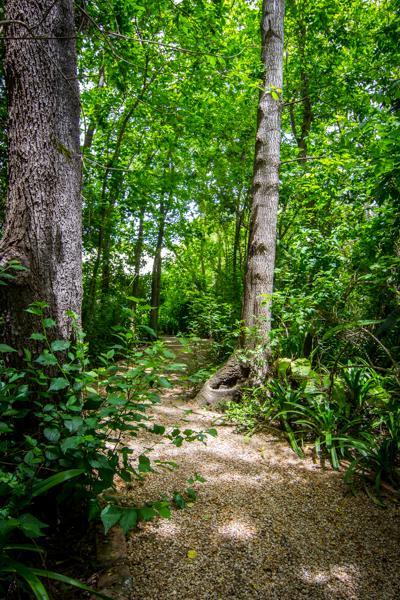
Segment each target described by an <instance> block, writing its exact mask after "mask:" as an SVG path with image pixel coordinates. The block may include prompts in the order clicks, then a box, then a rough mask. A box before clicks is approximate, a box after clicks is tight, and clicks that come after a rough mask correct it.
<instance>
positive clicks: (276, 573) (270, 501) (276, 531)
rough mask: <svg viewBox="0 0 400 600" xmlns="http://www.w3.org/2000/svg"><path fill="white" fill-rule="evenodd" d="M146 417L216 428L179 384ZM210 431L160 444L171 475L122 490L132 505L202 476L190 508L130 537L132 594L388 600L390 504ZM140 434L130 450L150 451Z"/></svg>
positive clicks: (221, 430) (278, 448)
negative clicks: (201, 439) (202, 438)
mask: <svg viewBox="0 0 400 600" xmlns="http://www.w3.org/2000/svg"><path fill="white" fill-rule="evenodd" d="M169 344H173V340H169ZM179 358H180V359H181V357H179ZM154 416H155V418H156V421H157V422H159V423H162V424H164V425H166V426H177V427H180V428H181V429H185V428H190V429H198V430H205V429H207V428H209V427H215V424H216V422H218V421H219V422H220V421H221V415H220V414H218V413H215V412H211V411H209V410H205V409H203V408H199V407H198V406H196V405H195V404H194V403H193V402H191V401H188V400H187V398H186V397H185V391H184V388H183V387H182V385H181V384H180V382H179V381H176V383H175V386H174V387H173V388H172V389H171V390H168V391H167V392H166V393H165V394H164V396H163V399H162V402H161V404H160V405H159V406H157V407H156V408H155V409H154ZM217 429H218V437H216V438H210V439H209V441H208V443H207V445H203V444H201V443H191V444H186V445H185V446H183V447H182V448H176V447H175V446H173V445H172V444H168V443H167V442H166V441H164V442H163V443H160V444H158V445H157V446H156V447H155V449H154V450H153V452H152V458H153V459H156V458H157V459H163V460H170V461H176V462H177V463H179V465H180V466H179V469H177V470H175V471H174V472H173V473H170V472H167V473H165V474H162V473H161V474H150V475H148V476H147V477H146V480H145V482H144V484H143V485H142V486H141V487H140V488H139V490H138V488H137V486H135V488H134V489H132V490H129V489H126V488H125V489H122V490H120V493H121V495H123V496H125V498H124V500H126V501H129V500H131V501H132V502H136V503H142V502H145V501H148V500H149V501H150V500H154V499H155V498H157V497H160V496H161V495H163V494H165V495H168V496H171V495H172V494H173V493H174V491H181V490H183V489H184V488H185V487H187V485H188V484H187V479H188V478H189V477H190V476H191V475H193V474H194V473H195V472H198V473H200V474H201V475H202V476H203V477H204V478H205V479H206V481H205V482H204V483H201V484H198V485H197V486H196V487H197V491H198V498H197V500H196V501H195V502H194V503H193V504H192V505H191V506H189V507H187V508H185V509H183V510H174V511H173V513H172V517H171V518H170V519H159V520H156V521H152V522H148V523H141V524H140V527H139V530H138V531H136V532H135V533H132V534H131V535H130V537H129V540H128V554H129V567H130V571H131V575H132V579H133V585H134V597H135V598H138V599H139V598H140V599H143V600H170V599H173V598H181V599H185V600H203V599H204V600H206V599H215V600H217V599H221V600H225V599H226V600H227V599H231V598H235V599H243V600H244V599H253V598H260V599H269V598H277V599H279V600H286V599H287V600H293V599H297V598H308V599H309V598H312V599H314V598H315V599H320V598H321V599H324V598H327V599H328V598H346V599H354V600H355V599H357V600H358V599H359V600H361V599H362V600H376V599H378V598H379V599H385V600H389V599H393V600H394V599H395V598H398V594H399V589H400V556H399V553H398V546H397V543H398V540H399V539H400V536H399V534H400V523H399V518H398V517H399V509H398V507H396V506H395V505H392V506H389V507H388V508H387V509H381V508H379V507H377V506H375V505H374V504H373V503H372V502H371V501H370V500H369V499H368V498H367V497H366V496H365V495H364V494H360V495H358V496H357V497H353V496H351V495H349V494H348V493H347V492H346V488H345V486H344V484H343V481H342V475H341V474H340V473H336V472H334V471H332V469H331V468H330V467H328V466H327V467H326V468H323V466H321V465H320V464H315V463H313V461H312V459H311V458H309V459H306V460H301V459H299V458H298V457H297V456H296V455H295V454H294V453H293V452H292V450H291V449H290V448H289V446H288V445H287V443H286V442H285V441H284V440H280V439H278V438H277V437H274V436H273V435H267V434H257V435H254V436H253V437H251V438H246V437H245V436H244V435H241V434H237V433H235V431H234V428H233V427H232V426H226V425H220V426H218V425H217ZM148 435H149V434H146V436H144V437H143V438H141V439H138V440H136V441H135V444H137V448H142V449H143V447H146V446H147V445H148V446H150V445H151V446H152V445H153V444H154V436H152V437H147V436H148ZM193 551H194V552H193ZM188 553H189V554H188ZM131 597H132V596H131Z"/></svg>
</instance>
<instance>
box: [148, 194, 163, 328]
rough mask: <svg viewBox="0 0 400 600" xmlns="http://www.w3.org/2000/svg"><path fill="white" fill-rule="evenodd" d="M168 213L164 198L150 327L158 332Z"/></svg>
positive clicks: (154, 270)
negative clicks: (162, 265)
mask: <svg viewBox="0 0 400 600" xmlns="http://www.w3.org/2000/svg"><path fill="white" fill-rule="evenodd" d="M166 215H167V207H166V206H165V203H164V200H162V201H161V202H160V220H159V223H158V234H157V244H156V249H155V252H154V262H153V271H152V274H151V301H150V304H151V310H150V327H151V328H152V329H154V331H155V332H156V333H157V330H158V311H159V307H160V292H161V251H162V247H163V242H164V230H165V217H166Z"/></svg>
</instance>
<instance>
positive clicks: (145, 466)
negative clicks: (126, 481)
mask: <svg viewBox="0 0 400 600" xmlns="http://www.w3.org/2000/svg"><path fill="white" fill-rule="evenodd" d="M151 471H153V469H152V468H151V463H150V459H149V457H148V456H146V455H145V454H141V455H140V456H139V472H140V473H150V472H151Z"/></svg>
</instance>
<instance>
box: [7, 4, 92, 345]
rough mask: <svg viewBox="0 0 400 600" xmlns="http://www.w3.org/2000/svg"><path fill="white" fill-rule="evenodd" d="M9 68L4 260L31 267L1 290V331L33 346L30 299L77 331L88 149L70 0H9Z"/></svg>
mask: <svg viewBox="0 0 400 600" xmlns="http://www.w3.org/2000/svg"><path fill="white" fill-rule="evenodd" d="M5 26H6V42H5V46H6V49H5V51H6V52H5V74H6V84H7V94H8V115H9V122H8V142H9V151H8V170H9V186H8V194H7V212H6V222H5V227H4V235H3V238H2V240H1V242H0V265H1V266H3V267H4V266H6V265H7V264H9V263H10V261H12V260H17V261H19V262H20V263H21V264H22V265H23V266H24V267H26V271H19V272H18V276H17V278H16V279H15V280H14V281H13V282H12V283H11V284H10V285H7V286H3V287H2V288H0V290H1V295H0V311H1V315H2V318H3V321H4V339H5V341H7V342H8V343H9V344H10V345H11V346H13V347H16V348H18V349H19V350H20V349H21V348H22V347H23V346H27V345H29V342H28V338H29V335H30V334H31V332H32V315H29V314H28V313H26V312H25V311H24V309H25V308H26V307H27V305H28V304H30V303H32V302H34V301H39V300H43V301H45V302H47V303H48V305H49V313H50V314H51V316H52V318H53V319H54V320H55V322H56V325H55V326H54V328H53V329H52V334H53V335H54V336H57V337H63V338H66V337H68V336H70V334H71V320H70V318H69V317H68V316H67V315H66V311H67V310H73V311H75V312H76V313H78V314H80V309H81V296H82V277H81V260H82V258H81V239H82V233H81V155H80V145H79V113H80V102H79V87H78V80H77V69H76V50H75V38H76V34H75V25H74V11H73V2H72V0H57V1H54V0H41V1H40V2H34V3H32V2H29V0H8V2H7V3H6V20H5Z"/></svg>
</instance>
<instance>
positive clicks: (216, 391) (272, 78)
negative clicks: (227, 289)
mask: <svg viewBox="0 0 400 600" xmlns="http://www.w3.org/2000/svg"><path fill="white" fill-rule="evenodd" d="M284 9H285V1H284V0H263V6H262V18H261V43H262V50H261V57H262V61H263V64H264V66H265V75H264V81H263V88H262V91H261V93H260V99H259V106H258V124H257V135H256V146H255V157H254V175H253V194H252V208H251V219H250V235H249V244H248V254H247V269H246V277H245V291H244V299H243V314H242V319H243V324H244V334H243V336H242V346H243V347H244V349H247V350H254V349H255V348H256V347H257V348H258V352H257V353H256V354H254V355H253V358H252V359H251V363H250V364H249V365H247V367H246V366H244V365H242V364H241V363H240V362H239V361H238V360H236V359H235V357H232V358H231V359H230V360H229V361H228V363H227V364H226V365H225V366H224V367H222V369H221V370H220V371H218V372H217V373H216V374H215V375H214V376H213V377H212V378H211V379H210V380H209V381H208V382H207V383H206V384H205V386H204V388H203V390H202V391H201V392H200V394H199V398H198V399H199V401H200V402H206V403H208V404H210V403H218V402H220V401H221V400H222V399H227V398H231V397H234V396H236V395H237V393H238V388H239V387H240V385H241V384H242V383H243V381H245V380H246V379H247V378H248V376H249V375H250V378H251V381H252V382H253V383H254V382H261V381H263V380H264V379H265V376H266V373H267V370H268V342H269V334H270V329H271V296H272V292H273V281H274V267H275V245H276V223H277V214H278V199H279V163H280V137H281V136H280V124H281V97H282V86H283V19H284ZM221 392H222V393H221Z"/></svg>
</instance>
